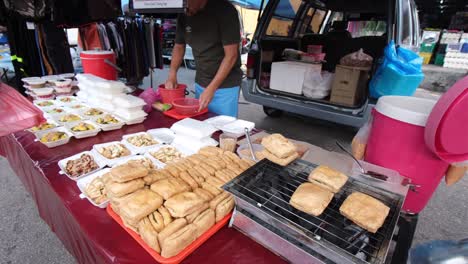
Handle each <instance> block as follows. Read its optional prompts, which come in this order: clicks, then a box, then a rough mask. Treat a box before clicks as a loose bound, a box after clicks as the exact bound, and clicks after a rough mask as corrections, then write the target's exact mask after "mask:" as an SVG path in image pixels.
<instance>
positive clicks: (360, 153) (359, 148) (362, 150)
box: [351, 116, 372, 160]
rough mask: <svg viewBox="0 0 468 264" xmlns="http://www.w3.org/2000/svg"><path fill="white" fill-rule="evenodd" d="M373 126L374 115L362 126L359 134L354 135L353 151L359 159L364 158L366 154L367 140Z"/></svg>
mask: <svg viewBox="0 0 468 264" xmlns="http://www.w3.org/2000/svg"><path fill="white" fill-rule="evenodd" d="M371 128H372V116H371V117H370V118H369V120H368V121H367V123H366V124H364V126H362V127H361V128H360V129H359V131H358V132H357V134H356V135H355V136H354V138H353V141H352V142H351V151H352V153H353V156H354V157H355V158H356V159H358V160H362V159H364V155H365V154H366V147H367V140H368V139H369V134H370V131H371Z"/></svg>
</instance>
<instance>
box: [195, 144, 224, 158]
mask: <svg viewBox="0 0 468 264" xmlns="http://www.w3.org/2000/svg"><path fill="white" fill-rule="evenodd" d="M223 152H224V151H223V150H222V149H220V148H217V147H213V146H207V147H203V148H201V149H200V150H199V151H198V153H199V154H202V155H204V156H207V157H210V156H218V155H221V154H223Z"/></svg>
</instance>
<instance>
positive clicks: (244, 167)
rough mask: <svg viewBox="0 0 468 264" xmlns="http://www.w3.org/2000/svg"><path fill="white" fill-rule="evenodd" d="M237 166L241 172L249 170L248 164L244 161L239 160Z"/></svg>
mask: <svg viewBox="0 0 468 264" xmlns="http://www.w3.org/2000/svg"><path fill="white" fill-rule="evenodd" d="M237 165H239V167H240V168H241V169H242V170H243V171H246V170H247V169H248V168H250V164H249V163H247V162H246V161H244V160H242V159H241V160H239V162H238V163H237Z"/></svg>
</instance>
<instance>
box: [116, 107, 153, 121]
mask: <svg viewBox="0 0 468 264" xmlns="http://www.w3.org/2000/svg"><path fill="white" fill-rule="evenodd" d="M114 113H115V114H116V115H118V116H120V117H122V118H124V119H126V120H134V119H140V118H144V117H146V116H147V115H148V113H146V112H145V111H143V110H141V109H140V110H138V111H133V112H128V111H126V110H125V109H116V110H114Z"/></svg>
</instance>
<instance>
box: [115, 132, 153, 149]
mask: <svg viewBox="0 0 468 264" xmlns="http://www.w3.org/2000/svg"><path fill="white" fill-rule="evenodd" d="M145 134H146V135H149V136H150V137H152V138H153V139H154V140H156V141H157V139H156V138H154V137H153V136H152V135H151V134H149V133H146V132H138V133H133V134H128V135H125V136H123V137H122V143H123V144H124V145H125V146H127V148H129V149H131V150H132V151H133V152H134V153H136V154H143V153H145V152H147V151H148V150H150V149H152V148H154V147H156V146H158V145H161V143H162V142H159V141H158V144H154V145H151V146H142V147H138V146H135V145H133V144H132V143H130V142H128V141H127V139H128V138H130V137H133V136H138V135H145Z"/></svg>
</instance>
